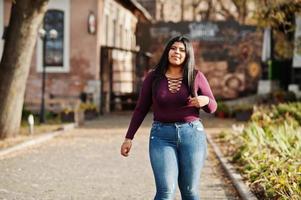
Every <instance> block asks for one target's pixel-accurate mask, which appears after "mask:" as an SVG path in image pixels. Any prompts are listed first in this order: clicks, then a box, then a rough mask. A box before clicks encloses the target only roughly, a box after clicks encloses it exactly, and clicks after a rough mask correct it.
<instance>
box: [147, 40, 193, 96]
mask: <svg viewBox="0 0 301 200" xmlns="http://www.w3.org/2000/svg"><path fill="white" fill-rule="evenodd" d="M175 42H182V43H183V44H184V46H185V53H186V57H185V60H184V62H183V64H182V66H183V82H184V84H186V86H187V87H188V88H189V91H190V93H191V95H192V96H194V95H195V94H194V84H193V83H194V78H195V70H194V69H195V60H194V51H193V47H192V44H191V42H190V40H189V39H188V38H187V37H186V36H182V35H181V36H176V37H173V38H171V39H170V40H169V41H168V42H167V44H166V46H165V49H164V51H163V53H162V56H161V58H160V60H159V62H158V64H157V65H156V66H155V68H154V76H155V78H154V82H153V87H152V89H153V91H154V93H156V92H157V86H158V83H159V81H160V80H161V79H162V78H164V76H165V73H166V71H167V67H168V65H169V60H168V53H169V50H170V48H171V46H172V45H173V44H174V43H175ZM154 93H153V94H154Z"/></svg>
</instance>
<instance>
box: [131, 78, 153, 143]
mask: <svg viewBox="0 0 301 200" xmlns="http://www.w3.org/2000/svg"><path fill="white" fill-rule="evenodd" d="M152 82H153V72H150V73H149V74H148V75H147V76H146V78H145V80H144V82H143V84H142V89H141V91H140V94H139V98H138V102H137V105H136V107H135V110H134V113H133V116H132V119H131V122H130V125H129V128H128V131H127V133H126V138H129V139H133V138H134V135H135V133H136V132H137V130H138V128H139V127H140V125H141V123H142V122H143V120H144V118H145V116H146V114H147V113H148V111H149V109H150V107H151V105H152Z"/></svg>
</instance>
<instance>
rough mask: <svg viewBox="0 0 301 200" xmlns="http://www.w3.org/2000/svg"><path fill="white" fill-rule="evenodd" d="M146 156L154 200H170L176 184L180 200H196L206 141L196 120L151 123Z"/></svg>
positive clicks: (205, 153) (205, 154)
mask: <svg viewBox="0 0 301 200" xmlns="http://www.w3.org/2000/svg"><path fill="white" fill-rule="evenodd" d="M149 155H150V161H151V166H152V169H153V173H154V177H155V182H156V190H157V191H156V196H155V200H171V199H173V198H174V195H175V191H176V186H177V185H178V186H179V189H180V192H181V196H182V200H197V199H200V197H199V180H200V173H201V169H202V167H203V165H204V162H205V159H206V156H207V141H206V135H205V132H204V127H203V125H202V123H201V122H200V121H199V120H196V121H193V122H187V123H161V122H157V121H155V122H153V125H152V129H151V134H150V139H149Z"/></svg>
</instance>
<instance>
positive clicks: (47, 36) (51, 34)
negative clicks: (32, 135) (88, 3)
mask: <svg viewBox="0 0 301 200" xmlns="http://www.w3.org/2000/svg"><path fill="white" fill-rule="evenodd" d="M39 36H40V38H41V39H42V41H43V58H42V59H43V66H42V67H43V71H42V96H41V110H40V123H44V122H45V80H46V62H45V58H46V41H47V39H51V40H55V39H56V38H57V36H58V32H57V31H56V30H55V29H51V30H49V32H47V31H46V30H45V29H40V30H39Z"/></svg>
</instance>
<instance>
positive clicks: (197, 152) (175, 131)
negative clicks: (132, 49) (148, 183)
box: [121, 36, 217, 200]
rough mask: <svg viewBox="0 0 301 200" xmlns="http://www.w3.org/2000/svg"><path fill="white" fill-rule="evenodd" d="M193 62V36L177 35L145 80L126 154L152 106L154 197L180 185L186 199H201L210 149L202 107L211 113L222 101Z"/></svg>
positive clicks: (171, 192)
mask: <svg viewBox="0 0 301 200" xmlns="http://www.w3.org/2000/svg"><path fill="white" fill-rule="evenodd" d="M194 68H195V62H194V52H193V48H192V45H191V43H190V41H189V40H188V39H187V38H186V37H183V36H177V37H174V38H172V39H171V40H170V41H169V42H168V43H167V45H166V47H165V50H164V52H163V54H162V56H161V59H160V61H159V63H158V65H157V66H156V68H155V69H154V70H153V71H151V72H150V73H149V74H148V75H147V77H146V78H145V80H144V82H143V86H142V89H141V93H140V96H139V100H138V104H137V106H136V108H135V111H134V113H133V116H132V120H131V122H130V125H129V129H128V131H127V134H126V137H125V140H124V142H123V144H122V145H121V154H122V155H123V156H128V155H129V152H130V149H131V146H132V139H133V138H134V135H135V133H136V131H137V129H138V128H139V126H140V125H141V123H142V121H143V119H144V118H145V116H146V114H147V112H148V111H149V109H150V107H151V105H152V106H153V112H154V122H153V125H152V128H151V133H150V140H149V155H150V161H151V166H152V169H153V173H154V177H155V182H156V190H157V192H156V196H155V200H159V199H173V197H174V194H175V190H176V185H177V184H178V185H179V189H180V192H181V196H182V199H183V200H195V199H199V178H200V172H201V168H202V166H203V165H204V161H205V159H206V154H207V153H206V152H207V143H206V135H205V132H204V128H203V125H202V123H201V122H200V120H199V109H200V108H202V109H203V110H204V111H206V112H208V113H213V112H214V111H215V110H216V107H217V104H216V101H215V99H214V96H213V95H212V92H211V89H210V87H209V84H208V82H207V80H206V78H205V76H204V75H203V73H201V72H200V71H197V70H195V69H194Z"/></svg>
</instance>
